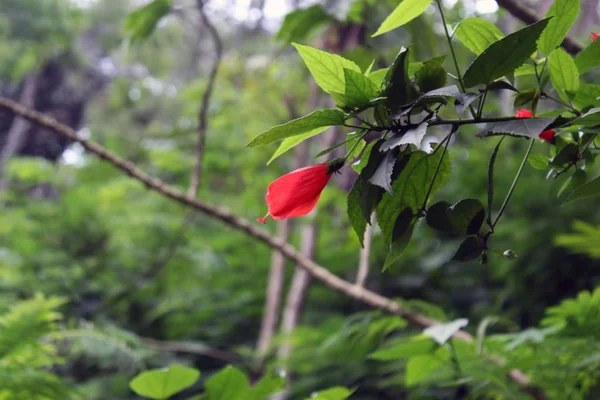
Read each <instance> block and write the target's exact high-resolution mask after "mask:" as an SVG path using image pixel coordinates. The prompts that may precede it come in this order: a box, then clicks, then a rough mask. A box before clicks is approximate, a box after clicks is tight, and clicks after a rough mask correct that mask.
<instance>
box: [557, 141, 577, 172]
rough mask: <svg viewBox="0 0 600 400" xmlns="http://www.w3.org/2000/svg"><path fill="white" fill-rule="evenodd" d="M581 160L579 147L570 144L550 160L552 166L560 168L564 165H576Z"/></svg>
mask: <svg viewBox="0 0 600 400" xmlns="http://www.w3.org/2000/svg"><path fill="white" fill-rule="evenodd" d="M578 159H579V146H577V145H576V144H574V143H569V144H567V145H566V146H565V147H563V148H562V149H560V151H559V152H558V153H556V155H555V156H554V157H553V158H552V159H551V160H550V165H552V166H555V167H559V166H561V165H564V164H568V163H574V162H575V161H578Z"/></svg>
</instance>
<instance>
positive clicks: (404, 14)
mask: <svg viewBox="0 0 600 400" xmlns="http://www.w3.org/2000/svg"><path fill="white" fill-rule="evenodd" d="M431 2H432V0H403V1H402V2H401V3H400V4H399V5H398V7H396V9H395V10H394V11H392V13H391V14H390V15H389V16H388V17H387V18H386V19H385V20H384V21H383V23H382V24H381V26H380V27H379V29H377V32H375V34H373V36H378V35H381V34H383V33H386V32H389V31H391V30H392V29H396V28H398V27H400V26H402V25H404V24H406V23H407V22H410V21H412V20H413V19H415V18H417V17H418V16H419V15H421V14H422V13H423V12H424V11H425V10H426V9H427V7H429V4H431Z"/></svg>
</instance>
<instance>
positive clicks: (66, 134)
mask: <svg viewBox="0 0 600 400" xmlns="http://www.w3.org/2000/svg"><path fill="white" fill-rule="evenodd" d="M0 108H3V109H6V110H10V111H12V112H14V113H16V114H18V115H20V116H21V117H23V118H25V119H27V120H29V121H30V122H33V123H36V124H38V125H40V126H43V127H44V128H48V130H49V131H50V132H53V133H55V134H56V135H58V136H61V137H63V138H65V139H67V140H70V141H73V142H76V143H79V144H80V145H81V146H82V147H83V148H84V149H86V150H87V151H89V152H90V153H92V154H95V155H96V156H97V157H100V158H101V159H103V160H106V161H107V162H109V163H110V164H112V165H113V166H114V167H115V168H118V169H120V170H121V171H123V172H124V173H125V174H127V175H129V176H130V177H132V178H133V179H136V180H138V181H139V182H141V183H143V184H144V185H146V187H147V188H148V189H151V190H153V191H155V192H157V193H159V194H161V195H163V196H165V197H167V198H169V199H172V200H174V201H177V202H179V203H181V204H184V205H186V206H189V207H192V208H194V209H195V210H197V211H200V212H202V213H204V214H206V215H209V216H211V217H213V218H216V219H218V220H220V221H221V222H223V223H225V224H227V225H229V226H230V227H232V228H234V229H236V230H238V231H241V232H244V233H246V234H247V235H249V236H251V237H253V238H255V239H257V240H259V241H261V242H262V243H264V244H266V245H267V246H269V247H271V248H272V249H275V250H279V251H280V252H281V253H282V254H283V255H284V256H285V257H286V258H288V259H289V260H291V261H292V262H295V263H296V264H297V265H298V266H300V267H301V268H304V269H305V270H306V271H307V272H308V273H309V274H310V275H311V276H312V277H313V278H315V279H317V280H319V281H321V282H322V283H323V284H324V285H325V286H327V287H329V288H331V289H333V290H336V291H338V292H340V293H342V294H344V295H345V296H347V297H349V298H352V299H354V300H357V301H360V302H363V303H365V304H368V305H370V306H371V307H374V308H377V309H381V310H384V311H387V312H389V313H392V314H396V315H399V316H401V317H402V318H404V319H405V320H406V321H407V322H409V323H411V324H412V325H414V326H415V327H417V328H426V327H430V326H434V325H439V323H440V322H439V321H436V320H434V319H431V318H428V317H426V316H424V315H421V314H417V313H414V312H412V311H410V310H407V309H404V308H402V307H401V306H400V304H399V303H397V302H395V301H393V300H390V299H388V298H387V297H385V296H382V295H380V294H378V293H375V292H372V291H370V290H367V289H365V288H363V287H360V286H358V285H354V284H352V283H350V282H348V281H345V280H344V279H342V278H340V277H338V276H336V275H334V274H332V273H331V272H329V271H328V270H327V269H326V268H324V267H322V266H321V265H319V264H317V263H316V262H314V261H313V260H311V259H310V258H308V257H306V256H304V255H302V254H301V253H300V252H298V250H296V249H295V248H294V247H293V246H292V245H290V244H289V243H285V242H284V241H281V240H279V239H276V238H274V237H273V236H271V234H270V233H269V232H267V231H265V230H263V229H261V228H258V227H257V226H256V224H254V223H251V222H250V221H248V220H246V219H244V218H240V217H238V216H236V215H234V214H232V213H231V212H229V211H228V210H225V209H223V208H220V207H217V206H213V205H211V204H209V203H206V202H204V201H202V200H198V199H195V198H193V197H190V196H186V195H185V194H184V193H183V192H181V191H179V190H177V189H175V188H173V187H171V186H169V185H167V184H166V183H165V182H163V181H162V180H160V179H157V178H154V177H151V176H149V175H147V174H146V173H145V172H143V171H142V170H140V169H139V168H138V167H136V166H135V164H133V163H132V162H131V161H127V160H125V159H123V158H121V157H119V156H117V155H115V154H113V153H111V152H109V151H108V150H106V149H105V148H104V147H102V146H100V145H99V144H97V143H94V142H92V141H90V140H86V139H83V138H81V137H78V136H77V133H76V132H75V131H74V130H73V129H72V128H70V127H69V126H67V125H65V124H62V123H60V122H58V121H57V120H55V119H54V118H50V117H48V116H46V115H44V114H42V113H39V112H37V111H34V110H31V109H28V108H27V107H23V106H22V105H20V104H18V103H16V102H14V101H12V100H10V99H6V98H2V97H0ZM453 337H454V338H456V339H459V340H463V341H465V342H469V343H470V342H472V341H473V336H471V335H470V334H469V333H467V332H464V331H457V332H456V333H454V335H453ZM507 376H508V377H509V378H510V379H511V380H513V381H514V382H515V383H517V384H519V385H520V386H521V390H522V391H524V392H526V393H529V394H531V395H532V396H533V397H534V398H535V399H536V400H545V399H547V397H545V396H544V394H543V392H542V391H541V389H539V388H537V387H535V386H532V385H531V383H530V381H529V378H527V376H526V375H524V374H523V373H522V372H521V371H519V370H512V371H510V372H509V373H508V374H507Z"/></svg>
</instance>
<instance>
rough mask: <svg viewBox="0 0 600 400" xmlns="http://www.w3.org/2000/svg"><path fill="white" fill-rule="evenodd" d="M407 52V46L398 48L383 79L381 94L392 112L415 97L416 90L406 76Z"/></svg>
mask: <svg viewBox="0 0 600 400" xmlns="http://www.w3.org/2000/svg"><path fill="white" fill-rule="evenodd" d="M408 53H409V49H407V48H402V49H401V50H400V52H399V53H398V56H396V59H395V60H394V63H393V64H392V66H391V67H390V69H389V70H388V73H387V75H386V76H385V79H384V89H383V92H382V94H383V96H384V97H386V98H387V100H386V105H387V108H388V110H390V111H392V112H395V111H396V110H397V109H398V108H399V107H400V106H403V105H405V104H407V103H410V102H411V101H412V100H414V99H416V98H417V90H416V88H415V87H414V85H413V83H412V81H411V80H410V78H409V76H408Z"/></svg>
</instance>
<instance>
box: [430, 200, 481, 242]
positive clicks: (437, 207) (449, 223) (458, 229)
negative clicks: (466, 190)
mask: <svg viewBox="0 0 600 400" xmlns="http://www.w3.org/2000/svg"><path fill="white" fill-rule="evenodd" d="M484 218H485V210H484V208H483V204H481V202H480V201H479V200H476V199H463V200H461V201H459V202H458V203H456V204H454V205H453V206H449V205H448V203H447V202H445V201H443V202H440V203H436V204H434V205H432V206H431V207H430V208H429V210H428V211H427V224H428V225H429V226H431V227H432V228H434V229H437V230H439V231H441V232H446V233H455V234H459V235H472V234H475V233H477V232H479V229H480V228H481V225H482V224H483V220H484Z"/></svg>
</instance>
